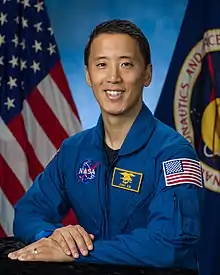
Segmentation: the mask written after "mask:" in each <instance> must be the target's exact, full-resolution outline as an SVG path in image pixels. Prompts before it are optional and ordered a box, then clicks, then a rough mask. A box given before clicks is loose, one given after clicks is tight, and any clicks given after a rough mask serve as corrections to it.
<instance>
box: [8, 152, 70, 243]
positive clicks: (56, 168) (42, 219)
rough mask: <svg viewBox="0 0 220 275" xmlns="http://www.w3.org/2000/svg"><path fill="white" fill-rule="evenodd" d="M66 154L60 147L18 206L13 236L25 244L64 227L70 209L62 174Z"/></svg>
mask: <svg viewBox="0 0 220 275" xmlns="http://www.w3.org/2000/svg"><path fill="white" fill-rule="evenodd" d="M63 151H64V149H63V148H62V147H61V149H60V150H59V151H58V152H57V154H56V155H55V156H54V157H53V159H52V160H51V161H50V163H49V164H48V165H47V166H46V168H45V170H44V172H43V173H41V174H40V175H38V177H37V178H36V179H35V181H34V182H33V184H32V185H31V187H30V188H29V190H28V191H27V192H26V193H25V194H24V196H23V197H22V198H21V199H20V200H19V201H18V202H17V204H16V205H15V217H14V224H13V230H14V235H15V237H17V238H19V239H20V240H21V241H23V242H24V243H26V244H27V243H31V242H34V241H36V240H38V239H40V238H43V237H48V236H49V235H51V234H52V232H53V231H54V230H55V229H56V228H59V227H62V224H61V221H62V218H63V217H64V216H65V215H66V214H67V213H68V210H69V209H70V206H69V201H68V199H67V196H66V190H65V184H64V183H65V181H64V175H63V172H62V163H63V155H64V152H63Z"/></svg>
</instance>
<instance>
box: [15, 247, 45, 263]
mask: <svg viewBox="0 0 220 275" xmlns="http://www.w3.org/2000/svg"><path fill="white" fill-rule="evenodd" d="M47 249H48V248H47ZM44 250H45V247H43V246H41V247H38V248H37V253H34V251H33V253H27V254H21V255H20V256H19V257H18V260H19V261H47V256H48V255H47V254H46V253H44V252H45V251H44Z"/></svg>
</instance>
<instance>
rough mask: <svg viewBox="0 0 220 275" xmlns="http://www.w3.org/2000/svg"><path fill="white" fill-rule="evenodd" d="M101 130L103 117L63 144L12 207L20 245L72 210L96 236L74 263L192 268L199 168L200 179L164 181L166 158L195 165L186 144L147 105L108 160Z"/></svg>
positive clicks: (198, 214)
mask: <svg viewBox="0 0 220 275" xmlns="http://www.w3.org/2000/svg"><path fill="white" fill-rule="evenodd" d="M103 133H104V132H103V121H102V118H101V116H100V118H99V121H98V123H97V125H96V126H95V127H93V128H92V129H88V130H85V131H82V132H80V133H77V134H75V135H74V136H72V137H70V138H68V139H66V140H65V141H64V142H63V144H62V146H61V148H60V150H59V152H58V153H57V154H56V156H55V157H54V158H53V159H52V161H51V162H50V163H49V164H48V165H47V167H46V168H45V171H44V172H43V173H41V174H40V175H39V176H38V177H37V178H36V180H35V181H34V183H33V185H32V186H31V188H30V189H29V190H28V191H27V193H26V194H25V195H24V196H23V198H22V199H21V200H20V201H19V202H18V203H17V205H16V206H15V219H14V234H15V236H16V237H18V238H20V239H21V240H22V241H24V242H25V243H30V242H34V241H36V240H38V239H40V238H42V237H45V236H49V235H50V234H52V232H53V231H54V230H55V229H56V228H59V227H62V224H61V221H62V218H63V217H64V216H65V215H66V213H67V212H68V210H69V209H70V208H72V209H74V212H75V213H76V216H77V218H78V221H79V224H80V225H81V226H82V227H83V228H84V229H85V230H86V231H87V232H88V233H92V234H94V235H95V241H94V249H93V251H90V252H89V256H86V257H84V256H82V255H80V257H79V259H77V260H76V261H77V262H94V263H111V264H125V265H127V264H129V265H141V266H154V267H173V268H174V267H182V268H192V269H196V268H197V244H198V241H199V238H200V229H201V228H200V219H201V200H202V193H203V188H202V177H201V172H200V171H198V178H199V184H197V185H196V184H193V183H189V182H188V181H187V180H186V179H185V182H184V183H181V184H172V183H173V182H172V181H171V182H169V184H167V183H166V181H165V172H164V162H165V161H169V160H173V159H174V160H176V159H186V160H196V161H195V163H198V161H197V160H198V159H197V156H196V154H195V152H194V150H193V149H192V147H191V145H190V144H189V143H188V141H186V140H185V139H184V138H183V137H182V136H181V135H180V134H179V133H177V132H176V131H174V130H173V129H171V128H170V127H168V126H166V125H164V124H163V123H161V122H160V121H158V120H157V119H155V117H154V116H153V115H152V114H151V112H150V111H149V109H148V108H147V107H146V105H145V104H144V103H143V106H142V109H141V111H140V113H139V114H138V116H137V118H136V120H135V122H134V123H133V125H132V127H131V129H130V131H129V133H128V135H127V137H126V139H125V141H124V143H123V145H122V147H121V149H120V151H119V153H118V155H117V157H116V158H115V159H114V161H113V162H112V163H111V164H110V163H109V161H108V156H107V155H106V151H105V149H104V142H103V139H104V138H103V136H104V135H103ZM174 164H175V163H174ZM174 164H172V163H168V165H171V168H170V169H171V170H172V169H173V168H175V167H173V165H174ZM199 165H200V164H199ZM168 168H169V166H168ZM171 172H172V171H171ZM171 176H172V175H171ZM174 177H175V173H174ZM197 182H198V179H197ZM200 185H201V186H200Z"/></svg>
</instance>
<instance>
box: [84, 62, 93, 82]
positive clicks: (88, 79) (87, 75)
mask: <svg viewBox="0 0 220 275" xmlns="http://www.w3.org/2000/svg"><path fill="white" fill-rule="evenodd" d="M85 72H86V83H87V84H88V85H89V86H90V87H92V83H91V79H90V75H89V71H88V67H87V66H85Z"/></svg>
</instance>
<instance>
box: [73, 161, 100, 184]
mask: <svg viewBox="0 0 220 275" xmlns="http://www.w3.org/2000/svg"><path fill="white" fill-rule="evenodd" d="M98 165H99V162H95V161H94V160H85V161H83V162H82V164H81V165H80V166H79V169H78V171H77V179H78V181H79V182H81V183H89V182H91V181H93V180H94V179H95V178H96V171H97V169H96V168H97V166H98Z"/></svg>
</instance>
